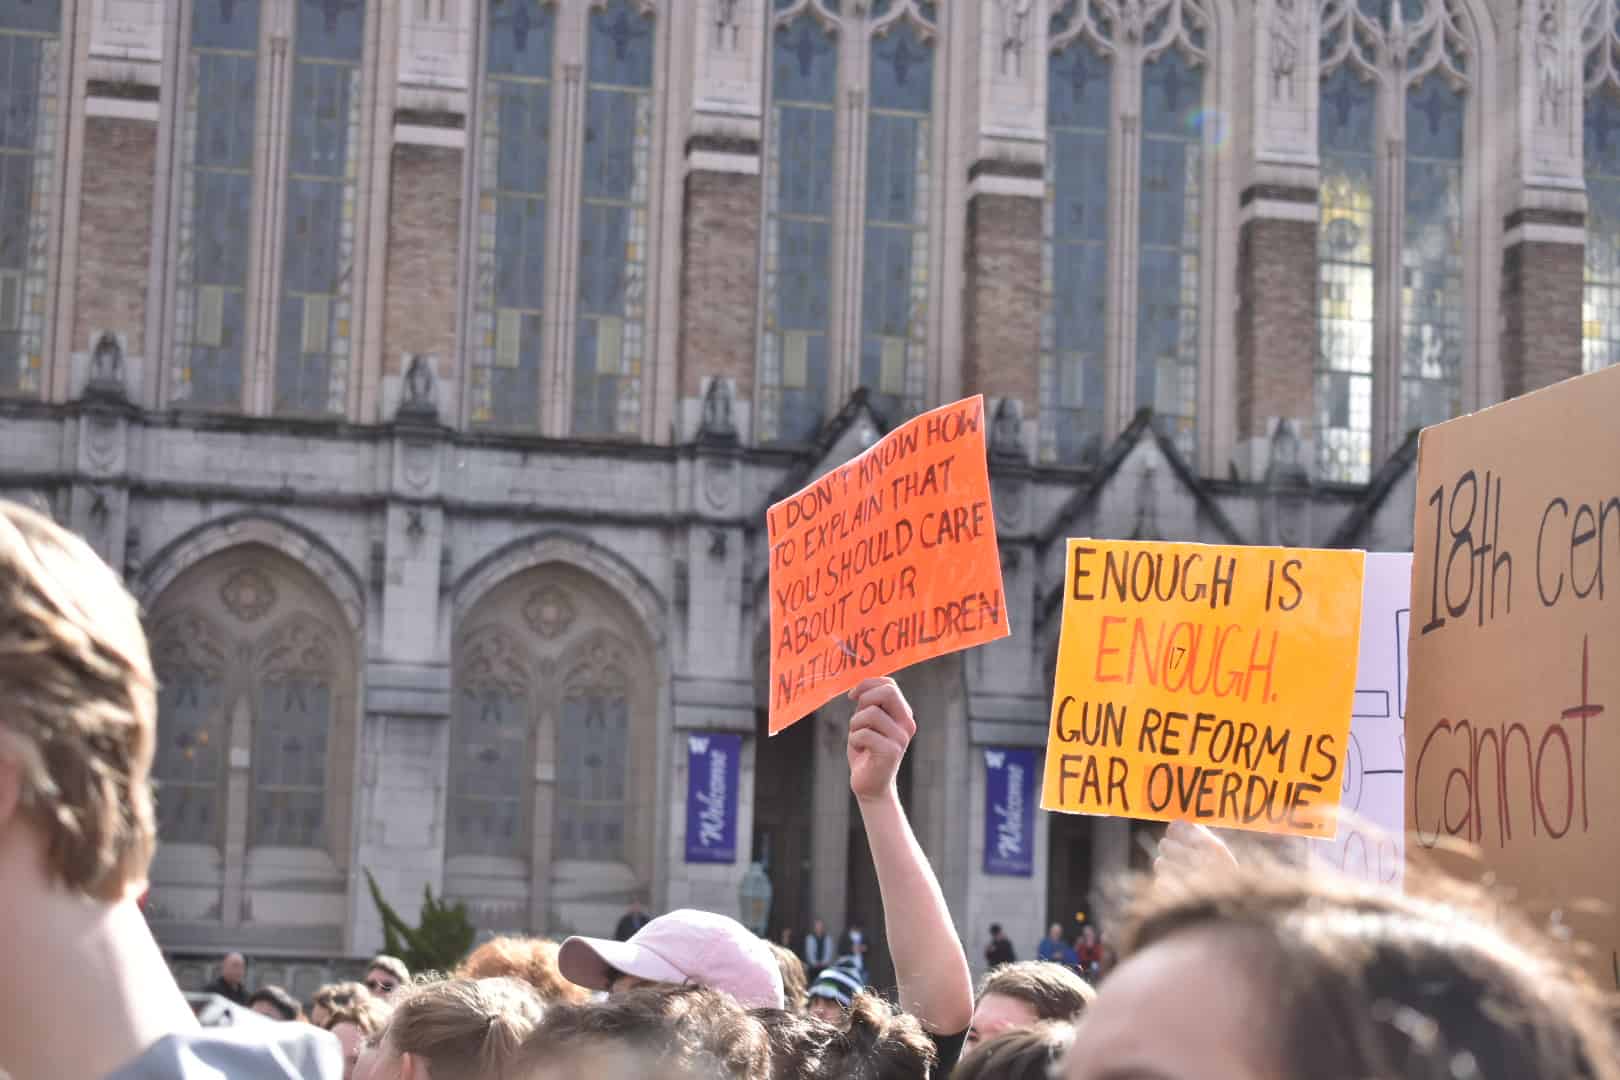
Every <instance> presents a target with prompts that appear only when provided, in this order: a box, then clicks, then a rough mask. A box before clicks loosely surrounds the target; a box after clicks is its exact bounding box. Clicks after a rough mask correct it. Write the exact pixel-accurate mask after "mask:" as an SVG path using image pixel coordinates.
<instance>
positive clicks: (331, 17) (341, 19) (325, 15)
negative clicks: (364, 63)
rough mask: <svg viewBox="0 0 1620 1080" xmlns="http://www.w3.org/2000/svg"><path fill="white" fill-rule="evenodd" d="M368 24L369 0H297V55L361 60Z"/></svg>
mask: <svg viewBox="0 0 1620 1080" xmlns="http://www.w3.org/2000/svg"><path fill="white" fill-rule="evenodd" d="M365 23H366V0H298V43H297V45H296V49H297V52H298V55H299V56H300V57H304V58H306V59H323V60H346V61H351V62H354V63H358V62H359V60H360V53H361V50H362V48H363V32H364V29H365Z"/></svg>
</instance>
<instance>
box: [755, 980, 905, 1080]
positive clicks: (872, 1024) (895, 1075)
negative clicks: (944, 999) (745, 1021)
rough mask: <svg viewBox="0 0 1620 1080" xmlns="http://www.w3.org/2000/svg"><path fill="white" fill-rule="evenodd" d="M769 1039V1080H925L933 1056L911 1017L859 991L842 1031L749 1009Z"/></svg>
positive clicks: (784, 1014)
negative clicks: (846, 1079) (848, 1078)
mask: <svg viewBox="0 0 1620 1080" xmlns="http://www.w3.org/2000/svg"><path fill="white" fill-rule="evenodd" d="M753 1015H754V1017H755V1019H757V1020H758V1021H759V1022H760V1023H761V1024H763V1025H764V1027H765V1031H766V1034H767V1035H768V1036H769V1037H770V1047H771V1070H770V1076H771V1080H835V1078H839V1077H853V1078H855V1080H925V1078H926V1077H927V1076H928V1075H929V1073H930V1072H931V1071H932V1070H933V1067H934V1060H935V1058H936V1056H937V1051H936V1050H935V1049H934V1042H933V1040H932V1039H930V1038H929V1037H928V1035H927V1033H926V1032H924V1031H923V1028H922V1025H921V1024H920V1023H918V1022H917V1019H916V1017H913V1016H909V1015H907V1014H905V1013H901V1012H896V1011H895V1010H894V1009H893V1008H892V1007H891V1006H890V1005H889V1003H888V1002H886V1001H884V1000H883V999H882V998H879V997H877V996H876V995H874V994H871V993H868V992H866V991H864V990H863V991H861V992H860V993H858V994H856V995H855V997H854V998H853V999H852V1000H851V1001H850V1005H849V1017H848V1021H847V1024H846V1026H844V1027H835V1026H833V1025H832V1024H828V1023H826V1022H824V1021H822V1020H817V1019H816V1018H815V1017H812V1016H804V1015H801V1014H798V1013H793V1012H789V1011H787V1010H785V1009H755V1010H754V1013H753Z"/></svg>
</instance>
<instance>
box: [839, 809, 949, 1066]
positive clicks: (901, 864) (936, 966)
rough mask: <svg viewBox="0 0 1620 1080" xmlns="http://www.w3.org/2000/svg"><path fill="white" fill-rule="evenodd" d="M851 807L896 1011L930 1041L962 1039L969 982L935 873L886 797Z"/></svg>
mask: <svg viewBox="0 0 1620 1080" xmlns="http://www.w3.org/2000/svg"><path fill="white" fill-rule="evenodd" d="M857 804H858V805H859V806H860V809H861V820H862V822H863V823H864V824H865V826H866V839H867V843H868V844H870V845H871V848H872V863H873V866H874V867H875V868H876V870H877V878H878V888H879V890H880V891H881V892H882V894H883V915H884V928H885V932H886V934H887V937H888V941H889V953H890V955H891V956H892V957H893V959H894V970H895V979H896V981H897V982H898V984H899V991H900V1005H901V1008H903V1009H904V1010H905V1011H906V1012H908V1013H910V1014H912V1015H913V1016H915V1017H916V1018H917V1019H918V1020H920V1021H921V1022H922V1024H923V1026H924V1027H925V1028H927V1029H928V1030H930V1031H932V1032H934V1033H935V1034H938V1035H954V1034H955V1033H957V1032H959V1031H964V1030H966V1028H967V1026H968V1021H970V1020H971V1019H972V1017H973V982H972V977H971V976H970V974H969V973H968V965H967V956H966V954H965V953H964V952H963V951H962V942H961V939H959V938H958V937H957V935H956V927H955V926H954V925H953V924H952V923H951V913H950V909H949V908H947V907H946V906H945V896H944V894H943V893H942V892H941V891H940V888H939V881H938V879H937V878H935V876H934V868H933V867H932V866H930V865H929V863H928V857H927V856H926V855H924V854H923V850H922V847H921V846H920V845H919V844H918V843H917V837H916V835H915V834H914V833H912V831H911V823H910V822H909V821H907V820H906V812H905V809H904V808H903V807H901V805H900V797H899V795H898V794H896V793H895V792H894V790H893V789H890V790H889V791H888V792H887V793H885V794H884V795H881V796H878V797H875V798H872V799H858V800H857Z"/></svg>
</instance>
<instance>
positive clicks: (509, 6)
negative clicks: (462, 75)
mask: <svg viewBox="0 0 1620 1080" xmlns="http://www.w3.org/2000/svg"><path fill="white" fill-rule="evenodd" d="M555 24H556V9H555V8H554V7H553V6H552V4H551V3H550V2H549V0H490V5H489V73H490V75H492V76H494V75H514V76H523V77H527V78H531V79H545V78H550V76H551V51H552V39H553V32H554V30H555Z"/></svg>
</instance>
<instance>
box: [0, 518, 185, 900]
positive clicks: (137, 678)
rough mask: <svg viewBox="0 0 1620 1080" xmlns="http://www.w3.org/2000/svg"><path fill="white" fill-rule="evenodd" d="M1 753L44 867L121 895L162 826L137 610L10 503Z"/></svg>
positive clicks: (1, 626)
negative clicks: (13, 768)
mask: <svg viewBox="0 0 1620 1080" xmlns="http://www.w3.org/2000/svg"><path fill="white" fill-rule="evenodd" d="M0 701H3V702H4V703H5V708H4V709H3V710H0V754H5V755H7V756H11V757H14V758H15V759H16V760H17V761H18V763H19V765H20V766H21V773H22V783H21V806H22V809H23V812H24V813H25V814H26V815H27V816H28V818H29V819H30V820H31V821H33V822H34V823H35V824H37V825H38V827H39V828H40V829H41V830H43V832H44V834H45V844H46V858H47V872H48V873H49V874H50V876H51V878H52V880H54V881H60V882H61V883H62V884H63V885H65V886H66V887H67V888H69V889H71V890H74V891H76V892H80V893H85V894H89V895H91V896H94V897H97V898H98V899H102V900H117V899H119V898H120V897H121V896H123V895H124V893H125V892H126V891H127V890H128V889H129V887H130V886H132V885H135V884H138V883H140V882H142V881H144V880H145V878H146V871H147V866H148V864H149V863H150V862H151V859H152V850H153V847H154V845H155V843H156V834H157V829H156V825H155V819H154V815H153V808H152V787H151V778H150V774H151V770H152V753H153V747H154V741H155V738H156V724H157V682H156V679H155V678H154V676H153V674H152V659H151V656H150V654H149V653H148V651H147V647H146V635H145V634H144V633H143V632H142V630H141V622H140V613H139V609H138V607H137V605H136V603H135V600H134V598H133V597H131V596H130V595H129V593H128V592H126V591H125V590H124V586H123V583H122V582H121V581H120V580H119V578H118V576H117V575H116V574H114V573H113V572H112V571H111V570H110V569H108V567H107V565H106V563H104V562H102V561H101V559H100V558H99V557H97V555H96V553H95V552H94V551H92V550H91V549H90V546H89V545H88V544H86V543H85V542H84V541H83V540H80V539H79V538H78V537H76V536H74V535H72V534H71V533H69V532H67V531H66V530H65V529H62V528H60V527H59V526H57V525H56V524H55V523H53V522H52V521H50V520H49V519H48V518H45V517H43V516H41V515H40V514H37V513H35V512H34V511H32V510H28V509H25V508H24V507H21V506H18V505H17V504H16V503H12V502H6V501H4V500H0Z"/></svg>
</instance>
